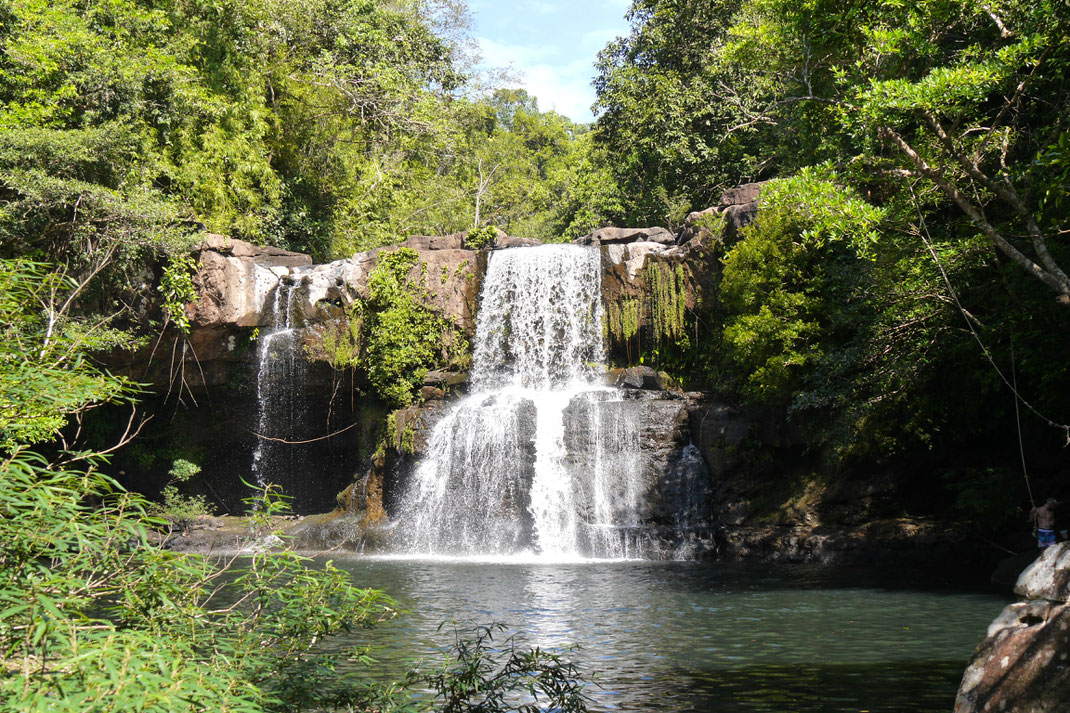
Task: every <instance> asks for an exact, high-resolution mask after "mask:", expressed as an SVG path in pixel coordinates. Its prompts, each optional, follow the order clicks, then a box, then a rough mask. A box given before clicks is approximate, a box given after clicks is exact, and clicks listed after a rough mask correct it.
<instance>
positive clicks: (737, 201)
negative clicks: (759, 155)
mask: <svg viewBox="0 0 1070 713" xmlns="http://www.w3.org/2000/svg"><path fill="white" fill-rule="evenodd" d="M762 185H763V184H762V183H744V184H743V185H741V186H737V187H736V188H730V189H728V190H727V191H725V192H724V193H722V194H721V200H720V201H718V203H717V205H715V206H711V207H709V208H707V209H706V210H700V211H695V212H693V213H690V214H688V216H687V218H686V219H685V220H684V227H683V229H681V231H680V237H679V242H680V244H681V245H686V244H690V243H691V242H692V241H697V242H698V243H701V244H707V245H708V244H709V243H711V242H722V243H724V242H731V241H732V240H735V238H736V237H737V236H738V235H739V231H740V229H741V228H743V227H744V226H747V225H750V224H751V223H753V222H754V219H755V218H756V217H757V216H758V204H759V198H760V196H761V192H762Z"/></svg>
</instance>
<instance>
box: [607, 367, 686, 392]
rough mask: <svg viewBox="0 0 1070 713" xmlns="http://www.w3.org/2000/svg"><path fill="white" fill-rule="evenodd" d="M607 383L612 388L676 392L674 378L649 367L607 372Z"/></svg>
mask: <svg viewBox="0 0 1070 713" xmlns="http://www.w3.org/2000/svg"><path fill="white" fill-rule="evenodd" d="M606 383H607V384H608V385H610V386H617V387H620V388H632V389H647V390H651V391H675V390H677V389H676V386H675V384H673V381H672V377H670V376H669V375H668V374H666V373H665V372H664V371H658V370H657V369H652V368H651V367H649V366H630V367H628V368H626V369H610V370H609V371H607V372H606Z"/></svg>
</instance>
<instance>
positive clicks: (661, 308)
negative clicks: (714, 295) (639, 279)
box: [646, 261, 687, 346]
mask: <svg viewBox="0 0 1070 713" xmlns="http://www.w3.org/2000/svg"><path fill="white" fill-rule="evenodd" d="M646 279H647V286H648V287H649V288H650V317H651V323H652V326H653V332H654V339H655V340H656V341H657V342H659V343H669V344H675V345H679V346H686V342H687V325H686V323H685V316H686V309H687V273H686V272H685V268H684V266H683V265H677V266H676V267H675V269H674V268H673V267H672V266H671V265H667V264H665V263H661V262H655V261H647V266H646Z"/></svg>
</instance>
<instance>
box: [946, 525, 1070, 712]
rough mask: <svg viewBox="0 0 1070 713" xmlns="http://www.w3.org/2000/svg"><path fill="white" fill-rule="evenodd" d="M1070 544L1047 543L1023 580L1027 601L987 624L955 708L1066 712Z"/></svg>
mask: <svg viewBox="0 0 1070 713" xmlns="http://www.w3.org/2000/svg"><path fill="white" fill-rule="evenodd" d="M1068 582H1070V543H1061V544H1058V545H1055V546H1052V547H1049V548H1047V549H1046V550H1044V552H1043V553H1042V554H1041V555H1040V557H1038V558H1037V560H1036V561H1035V562H1034V563H1033V564H1032V565H1030V566H1029V567H1028V568H1026V570H1025V571H1024V572H1022V574H1021V576H1020V577H1019V579H1018V585H1017V586H1016V587H1015V591H1016V592H1017V593H1018V594H1019V595H1021V596H1024V597H1028V598H1027V599H1025V600H1024V601H1020V602H1016V603H1014V604H1011V605H1009V606H1008V607H1006V608H1005V609H1004V610H1003V611H1002V612H1001V613H1000V615H999V616H998V617H997V618H996V619H995V621H993V622H992V624H991V625H989V627H988V634H987V636H986V638H985V640H984V641H983V642H982V643H981V645H980V646H979V647H978V649H977V651H976V652H975V653H974V655H973V658H972V659H971V660H970V663H969V665H968V666H967V668H966V672H965V673H964V674H963V677H962V683H961V684H960V686H959V691H958V696H957V697H956V699H955V713H987V712H988V711H993V712H995V711H1015V712H1017V713H1062V711H1065V710H1067V701H1070V604H1068V603H1067V601H1068V599H1070V590H1068V588H1067V584H1068Z"/></svg>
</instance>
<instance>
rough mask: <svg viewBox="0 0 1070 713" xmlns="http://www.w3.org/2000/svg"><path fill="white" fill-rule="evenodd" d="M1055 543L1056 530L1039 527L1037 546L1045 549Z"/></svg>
mask: <svg viewBox="0 0 1070 713" xmlns="http://www.w3.org/2000/svg"><path fill="white" fill-rule="evenodd" d="M1054 544H1055V530H1045V529H1044V528H1042V527H1041V528H1037V547H1039V548H1040V549H1044V548H1045V547H1051V546H1052V545H1054Z"/></svg>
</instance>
